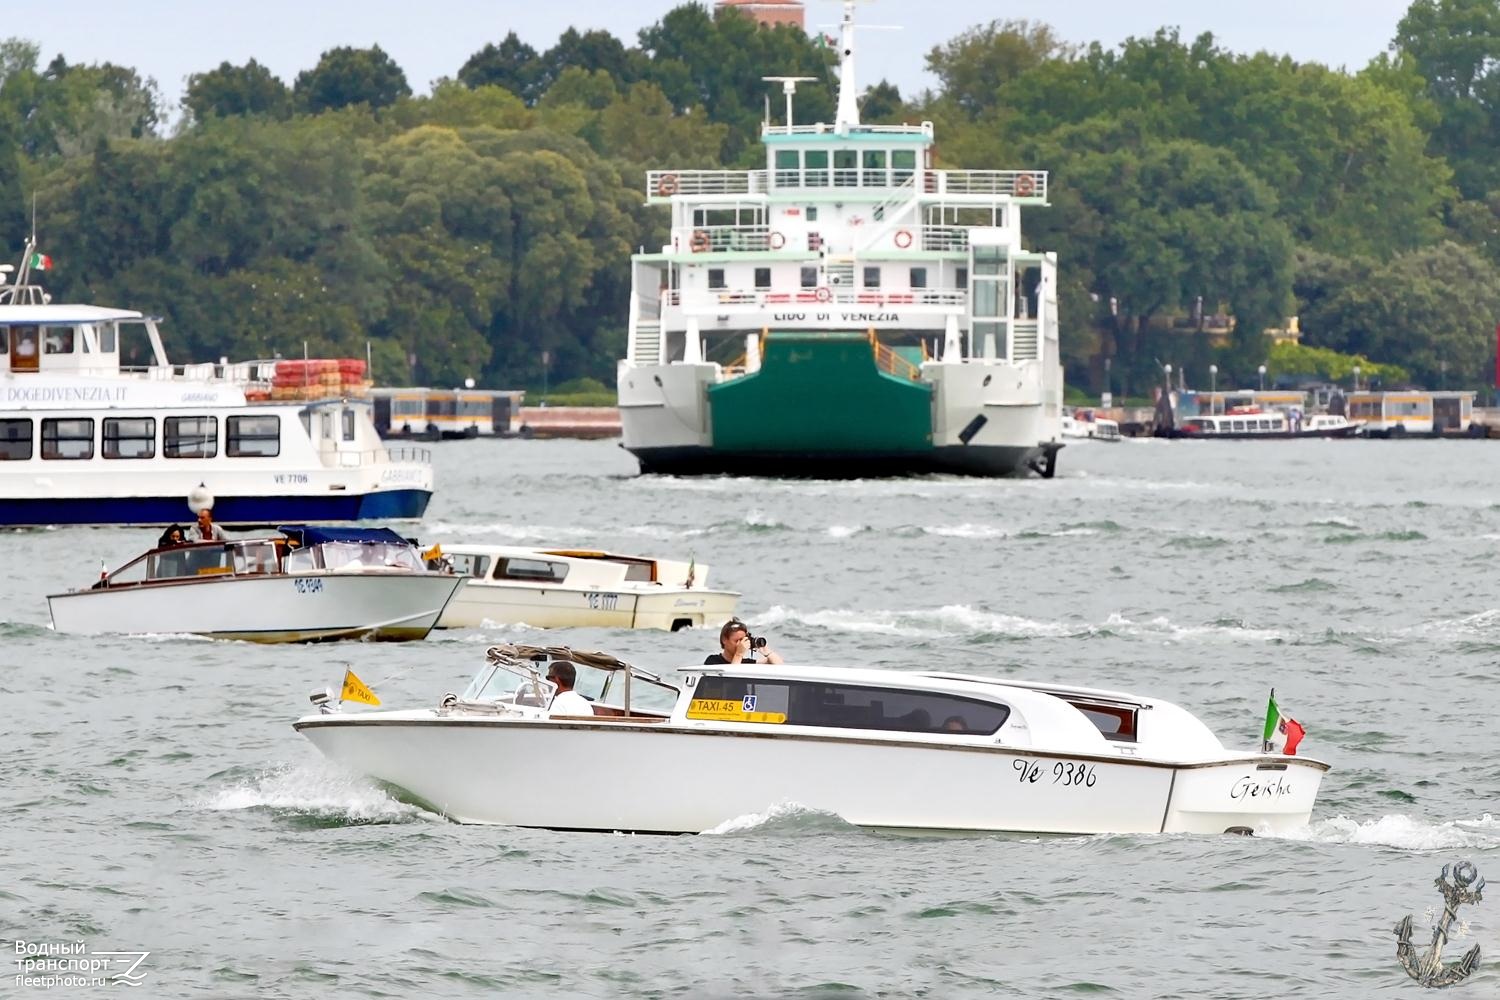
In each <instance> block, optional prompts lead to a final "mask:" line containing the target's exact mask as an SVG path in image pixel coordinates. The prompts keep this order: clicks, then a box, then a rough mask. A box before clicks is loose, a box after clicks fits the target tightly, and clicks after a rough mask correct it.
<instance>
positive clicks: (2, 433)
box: [0, 419, 31, 462]
mask: <svg viewBox="0 0 1500 1000" xmlns="http://www.w3.org/2000/svg"><path fill="white" fill-rule="evenodd" d="M30 457H31V421H30V420H29V419H27V420H0V462H24V461H26V460H27V459H28V458H30Z"/></svg>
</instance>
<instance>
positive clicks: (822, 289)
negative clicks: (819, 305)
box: [818, 285, 833, 302]
mask: <svg viewBox="0 0 1500 1000" xmlns="http://www.w3.org/2000/svg"><path fill="white" fill-rule="evenodd" d="M831 298H833V292H832V291H831V290H830V289H829V288H828V286H827V285H819V286H818V301H819V302H827V301H828V300H829V299H831Z"/></svg>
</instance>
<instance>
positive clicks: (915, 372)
mask: <svg viewBox="0 0 1500 1000" xmlns="http://www.w3.org/2000/svg"><path fill="white" fill-rule="evenodd" d="M870 345H871V346H872V347H873V348H874V349H875V367H876V368H879V369H880V370H881V371H883V372H885V373H886V374H887V375H893V376H895V377H896V378H904V379H907V380H909V381H912V382H916V381H919V380H920V379H921V378H922V369H920V368H918V367H917V366H916V365H914V364H912V363H911V362H910V361H908V360H906V359H905V358H903V357H902V356H901V355H899V354H897V353H896V352H895V351H893V350H891V349H890V348H889V347H887V346H885V345H884V344H882V343H881V342H880V341H879V340H878V339H877V338H876V336H875V331H874V330H871V331H870Z"/></svg>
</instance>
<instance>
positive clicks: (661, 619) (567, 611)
mask: <svg viewBox="0 0 1500 1000" xmlns="http://www.w3.org/2000/svg"><path fill="white" fill-rule="evenodd" d="M739 596H740V595H739V594H737V593H734V592H732V591H715V590H686V589H681V588H674V589H665V590H664V589H661V588H656V589H654V590H653V591H652V592H650V593H643V594H638V593H631V592H629V591H626V590H615V591H608V592H604V591H599V590H579V589H568V588H564V587H528V586H517V585H514V584H500V583H492V582H487V581H483V580H475V579H472V578H470V579H469V580H468V582H467V583H466V584H465V585H464V586H463V587H462V588H461V589H460V590H459V591H458V593H457V594H456V595H454V598H453V600H452V601H450V602H449V604H448V608H447V610H445V611H444V612H443V617H442V618H441V619H440V620H439V621H438V628H479V627H482V626H484V625H487V624H489V625H517V624H523V623H524V624H526V625H531V626H534V627H537V628H655V629H665V630H668V631H673V632H675V631H677V630H678V629H680V628H703V627H704V626H705V625H711V626H715V627H716V626H718V625H719V624H720V623H721V622H723V621H724V620H725V619H727V618H729V617H730V616H732V615H733V614H734V609H735V605H736V604H737V603H738V602H739Z"/></svg>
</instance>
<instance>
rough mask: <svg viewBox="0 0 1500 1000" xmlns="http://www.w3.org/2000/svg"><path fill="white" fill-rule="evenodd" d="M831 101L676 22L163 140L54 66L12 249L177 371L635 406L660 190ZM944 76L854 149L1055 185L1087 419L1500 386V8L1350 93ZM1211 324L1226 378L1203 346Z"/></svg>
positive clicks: (1260, 85) (239, 99)
mask: <svg viewBox="0 0 1500 1000" xmlns="http://www.w3.org/2000/svg"><path fill="white" fill-rule="evenodd" d="M836 66H837V59H836V57H835V54H834V53H833V52H832V51H830V49H829V48H827V47H826V46H825V44H824V43H823V40H822V39H821V36H817V35H815V36H811V37H810V36H808V35H806V34H805V33H804V32H802V31H800V30H797V29H794V28H790V27H777V28H763V27H760V26H758V25H756V24H755V23H754V22H753V21H751V20H750V19H748V18H747V17H745V16H743V15H742V14H740V13H739V12H737V11H734V10H732V9H726V10H720V11H716V12H714V13H709V12H708V11H707V10H705V9H704V8H703V7H700V6H698V5H696V4H684V5H683V6H681V7H678V8H676V9H674V10H672V11H670V12H669V13H668V14H666V15H665V16H664V17H663V18H662V19H661V20H660V21H659V22H657V23H655V24H653V25H651V26H649V27H647V28H645V29H643V30H642V31H641V32H640V33H639V36H638V38H637V39H636V42H635V44H634V45H626V44H625V43H624V42H622V41H620V40H619V39H617V38H615V37H613V36H612V35H610V34H608V33H606V32H602V31H587V32H578V31H576V30H571V29H570V30H569V31H567V32H565V33H564V34H563V35H562V36H561V37H559V38H558V40H557V42H556V44H555V45H553V46H552V47H551V48H549V49H546V50H537V49H535V48H533V47H531V46H529V45H527V44H526V43H524V42H522V41H521V40H520V39H519V38H518V37H517V36H516V35H515V34H514V33H511V34H509V35H507V36H506V37H504V38H503V39H501V40H499V41H497V42H493V43H489V44H485V45H484V46H483V47H481V48H480V49H478V51H476V52H474V54H473V55H472V56H470V57H469V58H468V60H466V61H465V62H464V64H463V65H462V66H458V67H455V68H454V73H453V75H452V76H451V77H448V78H444V79H443V80H440V81H438V82H437V83H436V84H435V85H434V87H433V91H432V93H431V94H430V95H425V96H414V95H413V93H412V90H411V87H410V85H409V83H408V81H407V79H406V75H405V73H404V72H403V71H402V69H401V68H400V67H399V66H398V65H397V64H396V63H395V62H394V61H393V60H392V59H391V58H390V57H389V56H388V55H387V54H386V53H385V52H383V51H382V50H381V49H379V48H378V47H375V48H368V49H360V48H336V49H332V50H330V51H328V52H325V53H324V54H323V56H322V57H321V59H320V60H319V62H318V64H317V65H316V66H314V67H312V68H310V69H307V70H305V71H303V72H301V73H299V74H298V75H297V76H296V78H295V79H294V80H293V81H291V83H290V84H288V83H286V82H284V81H282V80H280V79H278V78H277V77H276V76H275V75H274V74H272V73H271V72H270V71H269V70H267V69H266V68H265V67H264V66H262V65H260V64H259V63H257V62H256V61H254V60H251V61H249V62H247V63H246V64H244V65H231V64H229V63H224V64H222V65H220V66H218V67H216V68H212V69H205V70H204V71H203V72H201V73H197V74H194V75H193V76H191V77H190V78H189V80H188V86H187V90H186V95H185V97H184V99H183V102H182V107H181V112H180V115H179V116H178V118H177V120H176V121H175V123H173V124H171V125H170V126H169V125H168V120H169V115H168V114H167V111H168V109H167V108H166V107H165V105H164V102H163V101H162V98H161V96H160V94H159V92H158V90H157V88H156V85H155V83H154V82H153V81H151V80H145V79H142V77H141V76H140V75H139V73H138V72H137V71H136V70H135V69H133V68H130V67H128V66H123V65H114V64H110V63H105V64H100V65H88V66H79V65H70V64H68V63H67V62H66V61H65V59H64V58H63V57H61V56H59V57H58V58H56V59H55V60H53V61H52V62H51V63H49V64H47V65H45V66H42V65H40V63H39V50H38V48H37V46H36V45H34V44H32V43H29V42H27V41H25V40H23V39H10V40H9V41H5V42H0V239H3V243H4V245H9V246H11V247H13V248H15V250H18V249H19V243H20V240H21V238H22V236H24V234H25V233H27V232H28V231H29V229H30V212H31V207H32V204H33V199H34V201H35V206H36V216H37V220H38V229H39V232H40V235H41V237H42V242H43V249H44V250H45V251H46V252H48V253H49V254H51V255H52V256H53V257H54V259H55V261H56V270H55V271H54V272H53V273H52V274H51V275H49V285H50V286H51V288H52V290H53V292H54V295H55V296H56V297H57V298H59V299H63V298H68V299H76V300H82V301H91V302H99V303H110V304H118V305H128V306H131V307H133V308H139V309H142V310H146V311H150V312H154V313H157V314H160V315H163V316H165V317H166V318H167V320H168V321H169V324H170V325H169V328H168V329H169V334H170V340H169V344H170V346H171V347H172V349H173V353H174V355H175V356H177V357H181V358H184V359H192V360H202V359H206V358H212V357H218V356H220V355H228V356H232V357H240V358H244V357H270V356H274V355H276V354H281V355H286V356H295V355H300V354H301V352H302V350H303V345H304V343H305V344H306V345H307V348H308V350H310V351H311V352H312V353H314V354H318V355H326V354H355V355H363V353H364V351H365V348H366V344H369V345H370V350H371V354H372V359H373V362H374V375H375V377H376V378H377V379H378V380H380V381H381V382H383V383H386V384H404V383H419V384H437V385H443V384H458V383H459V382H461V381H462V380H463V379H464V378H466V377H473V378H475V379H476V380H477V381H479V382H480V383H481V384H486V385H494V386H514V385H532V386H534V385H538V384H540V383H541V382H542V380H543V377H544V373H543V358H544V357H545V358H546V359H547V365H548V368H547V372H546V375H547V376H549V377H550V380H551V381H552V382H553V383H554V384H556V383H558V382H562V381H565V380H567V379H571V378H577V377H583V376H589V377H594V378H598V379H600V380H603V381H609V380H610V378H611V375H612V371H613V367H614V362H615V359H616V358H617V357H619V356H620V354H621V353H622V352H623V349H624V335H625V325H626V315H625V313H626V308H627V299H628V293H629V268H628V257H629V254H630V253H631V252H632V251H633V250H635V249H637V248H639V247H643V246H645V247H650V246H655V245H659V244H660V243H661V242H663V239H664V237H665V230H666V225H667V219H666V217H665V213H662V212H660V211H656V210H649V211H648V210H647V209H646V208H645V207H644V206H643V204H642V202H643V184H644V172H645V171H646V170H647V169H651V168H660V167H668V166H673V167H684V168H694V167H700V168H728V169H744V168H754V167H758V166H760V165H761V156H762V154H761V149H760V146H759V144H758V142H757V138H758V134H759V127H760V122H761V118H762V113H763V106H764V105H763V102H764V98H765V95H766V93H767V90H766V88H767V85H766V84H765V83H763V82H762V81H761V79H760V78H761V77H762V76H766V75H772V74H776V75H798V76H811V77H813V78H815V79H816V80H818V81H821V83H822V85H818V84H808V85H804V86H803V88H802V89H801V91H799V102H798V117H799V120H805V121H815V120H823V121H827V120H830V119H831V118H832V113H833V105H834V100H835V97H836V88H837V80H836V77H837V74H836ZM926 66H927V68H928V69H930V70H931V71H932V73H933V74H934V76H935V78H936V79H937V81H938V86H937V87H936V88H934V89H932V90H930V91H924V92H922V93H918V94H913V95H909V96H903V95H902V94H901V93H900V91H899V90H898V89H897V88H896V87H894V86H892V85H891V84H889V83H887V82H885V81H880V82H878V83H876V84H874V85H873V86H870V87H867V88H866V89H865V90H864V92H863V95H862V101H861V113H862V115H863V117H864V119H865V120H866V121H872V122H902V121H906V122H915V121H921V120H931V121H933V122H934V123H935V125H936V128H937V136H938V141H939V150H938V154H937V160H938V162H937V165H938V166H940V167H949V168H959V169H964V168H967V169H1001V168H1012V167H1015V168H1034V169H1044V170H1048V171H1050V173H1051V185H1050V187H1049V190H1050V192H1051V197H1052V202H1053V203H1052V206H1051V207H1049V208H1046V209H1034V210H1030V211H1029V212H1028V213H1027V218H1026V226H1027V240H1028V242H1029V243H1030V244H1031V245H1033V246H1036V247H1041V248H1046V249H1055V250H1057V251H1058V254H1059V258H1060V262H1061V269H1060V277H1059V280H1060V286H1061V287H1060V289H1059V291H1060V298H1061V323H1062V341H1063V354H1064V363H1065V365H1066V367H1067V378H1068V381H1069V383H1070V384H1071V385H1074V386H1078V387H1080V388H1085V389H1087V390H1089V391H1091V392H1097V391H1099V390H1101V389H1104V388H1110V389H1112V390H1114V391H1115V392H1116V393H1140V392H1143V391H1145V390H1146V389H1147V388H1148V387H1149V386H1150V385H1153V384H1155V383H1157V382H1159V381H1160V377H1161V369H1162V366H1163V364H1164V363H1167V364H1172V365H1173V366H1174V368H1175V367H1179V366H1186V368H1187V371H1188V372H1189V379H1190V381H1191V380H1198V381H1201V380H1203V379H1204V378H1205V376H1206V373H1207V370H1208V365H1209V364H1216V365H1218V367H1219V371H1220V373H1221V374H1220V376H1219V383H1220V384H1221V385H1225V384H1236V383H1238V384H1250V383H1252V382H1253V380H1254V374H1255V372H1256V369H1257V367H1258V365H1260V364H1262V363H1269V365H1270V366H1271V368H1272V370H1273V372H1276V371H1277V369H1278V365H1280V366H1281V367H1282V368H1284V367H1285V366H1286V365H1287V364H1290V363H1291V362H1288V361H1286V360H1285V359H1287V358H1296V359H1298V363H1302V364H1306V363H1308V360H1307V359H1309V358H1314V359H1316V358H1324V357H1329V356H1332V357H1336V356H1338V355H1344V356H1353V355H1358V356H1362V357H1365V358H1368V359H1372V360H1373V361H1374V362H1379V363H1384V364H1387V365H1390V366H1395V367H1393V368H1391V369H1390V370H1392V371H1395V370H1404V371H1405V372H1407V373H1409V375H1410V377H1411V378H1412V379H1413V380H1415V381H1418V382H1421V383H1425V384H1428V385H1432V386H1438V385H1440V384H1447V385H1449V386H1454V387H1458V386H1468V387H1476V386H1479V385H1483V384H1486V383H1487V382H1488V381H1489V373H1490V371H1491V370H1492V368H1491V366H1492V363H1493V344H1494V328H1495V323H1496V321H1497V320H1500V160H1497V159H1496V158H1495V157H1494V156H1493V154H1492V151H1493V150H1494V149H1495V148H1496V146H1497V140H1500V0H1415V2H1414V3H1412V5H1411V6H1410V8H1409V9H1408V11H1407V13H1406V15H1405V16H1404V17H1403V18H1402V20H1401V21H1400V23H1399V25H1398V26H1397V30H1396V35H1395V37H1394V38H1393V39H1392V45H1391V49H1390V51H1389V52H1388V53H1386V54H1383V55H1381V56H1379V57H1378V58H1376V59H1374V60H1373V61H1371V62H1370V64H1369V65H1367V66H1365V67H1364V68H1362V69H1359V70H1358V71H1355V72H1349V71H1345V70H1342V69H1333V68H1329V67H1326V66H1322V65H1319V64H1317V63H1299V62H1296V61H1293V60H1291V59H1290V58H1287V57H1283V56H1276V55H1272V54H1268V53H1256V54H1253V55H1245V54H1238V53H1233V52H1229V51H1226V50H1225V49H1223V48H1222V47H1221V46H1220V45H1218V43H1217V42H1216V41H1215V40H1214V38H1213V36H1212V35H1208V34H1204V35H1202V36H1199V37H1197V38H1194V39H1191V40H1188V39H1184V38H1182V37H1180V36H1179V34H1178V33H1177V32H1176V31H1174V30H1172V29H1162V30H1161V31H1159V32H1157V33H1156V34H1155V35H1153V36H1152V37H1149V38H1130V39H1127V40H1126V41H1124V42H1122V43H1120V44H1117V45H1105V44H1103V43H1093V44H1089V45H1083V46H1079V45H1071V44H1068V43H1066V42H1064V41H1062V40H1061V39H1059V38H1058V37H1057V35H1056V33H1055V32H1054V31H1053V30H1052V29H1051V28H1050V27H1048V26H1046V25H1044V24H1039V23H1035V22H1029V21H1021V20H1009V21H993V22H990V23H988V24H983V25H978V26H976V27H974V28H972V29H970V30H968V31H966V32H964V33H962V34H961V35H959V36H958V37H956V38H954V39H952V40H950V41H949V42H947V43H946V44H944V45H941V46H938V47H936V48H934V49H933V50H932V51H931V52H929V53H927V54H926ZM12 255H13V254H12ZM1291 315H1297V316H1299V317H1300V325H1301V329H1302V331H1303V343H1304V344H1306V345H1307V346H1308V347H1310V348H1320V349H1326V350H1324V351H1308V352H1281V353H1280V354H1279V355H1276V356H1271V355H1270V353H1269V341H1268V339H1267V338H1266V337H1265V336H1264V335H1263V331H1264V330H1266V329H1268V328H1272V327H1279V326H1281V325H1283V323H1284V321H1285V318H1286V317H1288V316H1291ZM1215 316H1223V317H1232V325H1233V332H1232V334H1231V335H1230V336H1229V338H1228V340H1227V342H1223V341H1221V340H1218V339H1215V338H1210V337H1208V336H1205V335H1203V331H1204V329H1205V327H1206V326H1207V325H1209V324H1210V321H1211V319H1212V318H1213V317H1215ZM1332 367H1334V368H1337V367H1339V366H1338V365H1337V364H1333V365H1332ZM1282 373H1283V374H1296V373H1293V372H1290V371H1283V372H1282ZM1306 374H1322V375H1331V374H1333V372H1331V371H1320V372H1307V373H1306Z"/></svg>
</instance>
